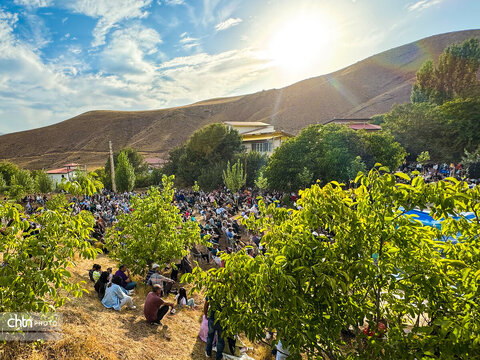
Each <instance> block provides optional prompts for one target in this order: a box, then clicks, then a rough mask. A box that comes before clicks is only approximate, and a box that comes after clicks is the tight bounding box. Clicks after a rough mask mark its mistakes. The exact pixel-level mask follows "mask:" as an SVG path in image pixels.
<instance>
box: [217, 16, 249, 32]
mask: <svg viewBox="0 0 480 360" xmlns="http://www.w3.org/2000/svg"><path fill="white" fill-rule="evenodd" d="M241 22H242V19H240V18H229V19H227V20H225V21H222V22H221V23H219V24H217V25H215V30H216V31H222V30H227V29H228V28H231V27H233V26H236V25H238V24H240V23H241Z"/></svg>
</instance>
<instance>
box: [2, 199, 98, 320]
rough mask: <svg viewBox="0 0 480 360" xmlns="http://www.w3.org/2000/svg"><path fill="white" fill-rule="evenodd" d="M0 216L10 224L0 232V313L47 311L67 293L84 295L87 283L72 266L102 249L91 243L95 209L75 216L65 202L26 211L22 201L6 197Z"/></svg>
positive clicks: (60, 301)
mask: <svg viewBox="0 0 480 360" xmlns="http://www.w3.org/2000/svg"><path fill="white" fill-rule="evenodd" d="M0 218H2V219H4V221H5V224H7V225H6V226H3V228H2V229H1V231H0V238H1V241H0V253H1V254H2V266H0V311H1V312H23V311H37V312H47V311H51V310H53V309H54V308H55V307H58V306H61V305H62V304H63V303H64V302H65V300H66V298H67V296H68V295H71V294H73V295H75V296H81V295H82V294H83V292H84V291H85V290H83V284H81V282H78V281H76V280H74V279H73V278H72V275H71V273H70V272H69V270H68V268H70V267H72V266H75V264H76V261H78V259H94V258H95V256H96V255H97V253H98V250H97V249H95V248H93V247H92V246H91V245H90V243H89V242H88V239H89V236H90V233H91V231H93V228H92V226H93V223H94V219H93V216H92V214H91V213H89V212H87V211H82V212H80V213H79V214H76V215H75V214H73V212H72V209H71V208H70V207H65V206H64V207H58V208H56V209H48V210H45V211H43V212H42V213H40V214H33V215H26V214H24V213H23V212H22V207H21V206H20V205H17V204H11V203H8V202H7V203H2V204H0ZM27 218H28V221H27V220H26V219H27Z"/></svg>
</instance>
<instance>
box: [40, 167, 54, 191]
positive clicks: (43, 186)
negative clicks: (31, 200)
mask: <svg viewBox="0 0 480 360" xmlns="http://www.w3.org/2000/svg"><path fill="white" fill-rule="evenodd" d="M53 189H54V184H53V181H52V179H51V178H50V177H49V176H48V174H47V173H46V172H45V170H42V171H39V172H37V175H36V176H35V190H36V191H38V192H39V193H41V194H47V193H50V192H52V191H53Z"/></svg>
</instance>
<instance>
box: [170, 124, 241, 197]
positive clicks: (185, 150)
mask: <svg viewBox="0 0 480 360" xmlns="http://www.w3.org/2000/svg"><path fill="white" fill-rule="evenodd" d="M242 150H243V145H242V138H241V136H240V135H239V134H238V131H236V130H233V129H228V128H227V127H226V126H225V125H224V124H220V123H215V124H209V125H206V126H204V127H203V128H201V129H199V130H197V131H195V132H194V133H193V134H192V135H191V136H190V138H189V139H188V140H187V142H186V144H185V145H183V146H180V147H177V148H175V149H173V150H172V151H171V152H170V158H169V163H168V164H167V165H166V166H165V171H166V172H167V173H169V174H173V175H175V178H176V180H177V181H178V182H179V183H180V184H182V185H183V186H192V185H193V183H194V181H195V180H198V183H199V185H200V186H201V187H202V188H205V187H209V188H215V187H217V186H218V185H220V184H221V183H222V171H223V170H224V169H225V166H226V164H227V162H228V161H232V162H233V161H235V158H236V157H237V156H238V155H239V154H240V152H241V151H242ZM219 164H221V168H219V169H217V171H216V175H218V174H219V175H220V176H211V175H210V173H211V172H212V170H215V168H216V167H219V166H218V165H219Z"/></svg>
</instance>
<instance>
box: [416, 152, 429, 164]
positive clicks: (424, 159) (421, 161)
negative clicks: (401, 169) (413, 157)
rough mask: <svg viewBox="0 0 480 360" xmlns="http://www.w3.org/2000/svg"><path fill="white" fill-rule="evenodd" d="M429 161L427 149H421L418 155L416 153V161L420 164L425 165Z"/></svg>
mask: <svg viewBox="0 0 480 360" xmlns="http://www.w3.org/2000/svg"><path fill="white" fill-rule="evenodd" d="M429 161H430V154H429V153H428V151H422V152H421V153H420V155H418V157H417V162H418V163H419V164H422V166H425V165H426V164H428V162H429Z"/></svg>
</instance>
